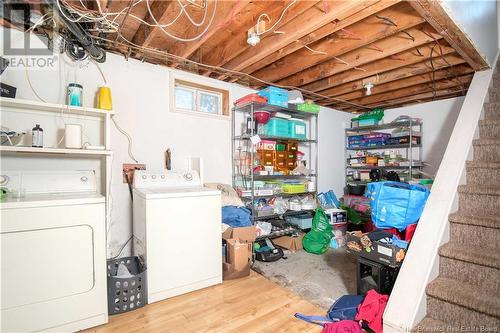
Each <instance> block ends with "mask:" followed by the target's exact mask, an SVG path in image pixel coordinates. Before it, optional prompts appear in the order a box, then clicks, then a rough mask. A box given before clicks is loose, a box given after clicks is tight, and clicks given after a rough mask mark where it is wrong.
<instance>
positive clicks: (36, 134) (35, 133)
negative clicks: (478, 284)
mask: <svg viewBox="0 0 500 333" xmlns="http://www.w3.org/2000/svg"><path fill="white" fill-rule="evenodd" d="M31 146H32V147H39V148H42V147H43V129H42V128H41V127H40V125H39V124H36V126H35V127H33V129H32V130H31Z"/></svg>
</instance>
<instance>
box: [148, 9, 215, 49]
mask: <svg viewBox="0 0 500 333" xmlns="http://www.w3.org/2000/svg"><path fill="white" fill-rule="evenodd" d="M178 1H179V2H180V0H178ZM146 5H147V7H148V12H149V15H150V16H151V18H152V19H153V21H154V22H155V23H156V26H157V27H158V28H160V30H161V31H162V32H163V33H164V34H165V35H167V36H169V37H171V38H173V39H175V40H176V41H178V42H192V41H195V40H197V39H199V38H201V37H202V36H203V35H204V34H205V33H206V32H207V31H208V29H209V28H210V26H211V25H212V22H213V20H214V18H215V12H216V11H217V0H215V1H214V9H213V11H212V17H211V18H210V22H208V24H207V26H206V27H205V29H204V30H203V31H202V32H200V33H199V34H198V35H196V36H195V37H191V38H183V37H178V36H175V35H173V34H171V33H170V32H168V31H167V30H165V28H164V27H161V26H160V23H158V21H157V20H156V18H155V17H154V15H153V13H152V11H151V7H150V6H149V0H146ZM182 8H183V10H184V7H182ZM207 10H208V6H205V15H206V13H207ZM185 13H186V16H187V17H188V19H189V20H190V21H191V23H193V24H194V22H193V21H192V19H191V17H190V16H189V15H188V14H187V12H185ZM203 20H205V16H204V18H203Z"/></svg>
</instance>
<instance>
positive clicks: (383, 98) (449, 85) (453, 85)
mask: <svg viewBox="0 0 500 333" xmlns="http://www.w3.org/2000/svg"><path fill="white" fill-rule="evenodd" d="M458 80H459V81H457V79H455V78H453V79H450V78H446V79H444V80H440V81H436V82H428V83H423V84H417V85H413V86H410V87H406V88H402V89H399V90H397V91H390V92H387V93H382V94H377V95H373V96H366V97H362V98H357V99H353V100H351V102H353V103H358V104H362V105H367V106H369V107H379V106H380V105H384V104H385V103H387V101H388V100H391V101H397V100H398V99H400V98H404V97H408V96H417V95H419V94H422V93H433V92H434V91H445V90H453V91H455V90H465V89H467V87H468V84H469V82H470V81H471V80H472V74H468V75H462V76H459V77H458Z"/></svg>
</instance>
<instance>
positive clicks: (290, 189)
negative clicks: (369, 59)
mask: <svg viewBox="0 0 500 333" xmlns="http://www.w3.org/2000/svg"><path fill="white" fill-rule="evenodd" d="M305 191H306V184H283V186H282V187H281V192H283V193H287V194H294V193H304V192H305Z"/></svg>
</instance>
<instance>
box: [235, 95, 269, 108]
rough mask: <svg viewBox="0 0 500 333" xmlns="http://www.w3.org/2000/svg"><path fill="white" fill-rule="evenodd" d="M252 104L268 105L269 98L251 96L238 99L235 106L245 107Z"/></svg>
mask: <svg viewBox="0 0 500 333" xmlns="http://www.w3.org/2000/svg"><path fill="white" fill-rule="evenodd" d="M250 102H256V103H262V104H267V98H265V97H262V96H259V95H257V94H249V95H246V96H243V97H242V98H240V99H237V100H236V101H235V102H234V105H236V106H240V105H244V104H247V103H250Z"/></svg>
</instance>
